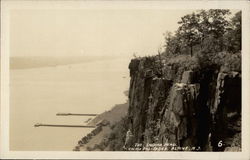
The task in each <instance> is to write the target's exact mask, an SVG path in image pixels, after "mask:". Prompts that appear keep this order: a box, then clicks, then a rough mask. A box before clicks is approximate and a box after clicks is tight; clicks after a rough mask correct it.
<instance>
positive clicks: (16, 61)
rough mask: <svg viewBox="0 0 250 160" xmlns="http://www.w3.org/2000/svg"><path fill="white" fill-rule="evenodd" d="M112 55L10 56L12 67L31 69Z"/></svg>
mask: <svg viewBox="0 0 250 160" xmlns="http://www.w3.org/2000/svg"><path fill="white" fill-rule="evenodd" d="M114 58H118V57H112V56H79V57H45V56H44V57H43V56H40V57H10V69H30V68H42V67H56V66H61V65H70V64H79V63H86V62H93V61H98V60H108V59H114Z"/></svg>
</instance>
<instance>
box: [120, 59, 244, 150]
mask: <svg viewBox="0 0 250 160" xmlns="http://www.w3.org/2000/svg"><path fill="white" fill-rule="evenodd" d="M129 69H130V76H131V81H130V89H129V109H128V132H129V134H128V132H127V137H126V142H125V147H126V148H133V147H134V146H135V144H136V143H137V144H140V145H139V146H140V147H141V148H143V147H145V146H149V144H162V145H163V144H174V146H176V148H175V149H174V150H196V151H198V150H201V151H212V150H213V151H224V150H234V151H238V150H240V149H241V73H239V72H234V71H229V72H225V73H224V72H222V71H220V70H218V69H213V68H203V69H200V70H192V69H191V70H190V69H189V70H187V69H184V70H182V71H180V69H179V68H178V67H176V66H174V65H173V64H168V63H166V62H165V60H161V59H160V58H156V57H144V58H135V59H133V60H132V61H131V63H130V65H129ZM185 147H186V148H185ZM168 150H173V147H172V148H168Z"/></svg>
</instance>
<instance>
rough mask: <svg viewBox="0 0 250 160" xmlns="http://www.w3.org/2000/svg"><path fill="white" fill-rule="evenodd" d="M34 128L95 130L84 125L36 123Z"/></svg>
mask: <svg viewBox="0 0 250 160" xmlns="http://www.w3.org/2000/svg"><path fill="white" fill-rule="evenodd" d="M34 127H78V128H95V127H96V126H84V125H62V124H41V123H37V124H35V125H34Z"/></svg>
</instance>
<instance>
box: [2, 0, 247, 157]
mask: <svg viewBox="0 0 250 160" xmlns="http://www.w3.org/2000/svg"><path fill="white" fill-rule="evenodd" d="M1 5H2V6H1V134H0V135H1V140H0V142H1V146H0V158H2V159H5V158H22V159H27V158H60V159H68V158H74V159H79V158H81V159H83V158H86V159H97V158H100V159H111V158H115V159H160V158H164V159H165V158H169V159H250V153H249V147H250V145H249V143H250V138H249V135H250V134H249V131H250V125H249V124H250V123H249V122H250V119H249V117H250V116H249V114H250V107H249V104H250V103H249V97H248V96H249V95H248V92H249V89H250V86H249V82H250V76H249V73H250V55H249V54H250V52H249V50H250V48H249V47H250V46H249V44H250V43H249V38H250V25H249V24H250V23H249V21H250V9H249V3H248V2H246V1H210V2H209V1H190V2H187V1H177V2H173V1H172V2H169V1H168V2H167V1H134V2H132V1H73V0H72V1H63V0H61V1H59V0H55V1H25V0H23V1H13V0H12V1H7V0H6V1H2V4H1ZM103 8H105V9H210V8H224V9H241V10H242V15H243V16H242V21H243V25H242V26H243V28H242V29H243V32H242V39H243V43H242V44H243V50H242V66H243V68H242V73H243V74H242V84H243V87H242V152H104V151H102V152H96V151H93V152H58V151H51V152H47V151H46V152H45V151H44V152H43V151H39V152H34V151H25V152H21V151H9V13H10V10H12V9H103Z"/></svg>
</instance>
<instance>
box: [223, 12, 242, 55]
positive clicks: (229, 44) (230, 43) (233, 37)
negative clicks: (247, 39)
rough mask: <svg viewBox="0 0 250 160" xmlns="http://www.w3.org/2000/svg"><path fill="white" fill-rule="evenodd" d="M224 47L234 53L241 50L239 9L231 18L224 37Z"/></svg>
mask: <svg viewBox="0 0 250 160" xmlns="http://www.w3.org/2000/svg"><path fill="white" fill-rule="evenodd" d="M224 43H225V49H226V50H227V51H228V52H232V53H236V52H239V51H240V50H241V43H242V41H241V11H239V12H237V13H236V14H235V15H234V17H233V18H232V19H231V23H230V27H229V28H228V29H227V32H226V34H225V37H224Z"/></svg>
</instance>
